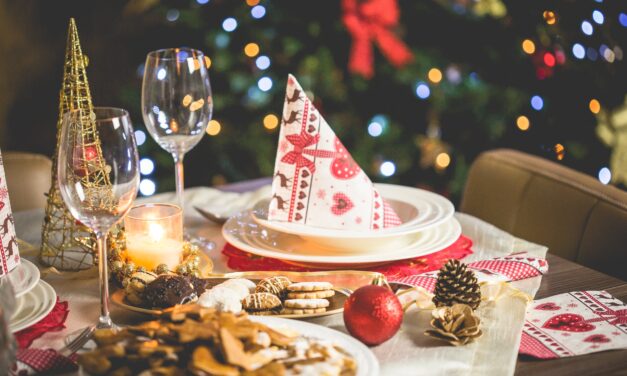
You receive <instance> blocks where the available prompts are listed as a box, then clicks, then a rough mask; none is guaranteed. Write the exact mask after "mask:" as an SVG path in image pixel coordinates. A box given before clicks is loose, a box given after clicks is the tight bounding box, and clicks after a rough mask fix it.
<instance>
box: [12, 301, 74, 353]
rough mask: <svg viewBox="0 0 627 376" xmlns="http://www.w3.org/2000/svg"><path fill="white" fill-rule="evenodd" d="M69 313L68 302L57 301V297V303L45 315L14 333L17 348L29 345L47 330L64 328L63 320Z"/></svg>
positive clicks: (54, 330) (55, 330)
mask: <svg viewBox="0 0 627 376" xmlns="http://www.w3.org/2000/svg"><path fill="white" fill-rule="evenodd" d="M69 313H70V310H69V308H68V302H65V301H63V302H62V301H59V298H57V303H56V304H55V306H54V308H52V311H50V313H49V314H48V315H47V316H46V317H44V318H43V319H41V321H39V322H38V323H36V324H34V325H32V326H30V327H28V328H26V329H22V330H20V331H19V332H17V333H15V340H16V341H17V346H18V348H20V349H25V348H27V347H29V346H30V345H31V344H32V343H33V341H34V340H36V339H37V338H39V337H41V336H43V335H44V334H46V333H47V332H58V331H60V330H63V329H64V328H65V320H67V316H68V314H69Z"/></svg>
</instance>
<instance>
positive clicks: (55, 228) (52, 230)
mask: <svg viewBox="0 0 627 376" xmlns="http://www.w3.org/2000/svg"><path fill="white" fill-rule="evenodd" d="M87 62H88V60H87V56H85V55H83V52H82V50H81V45H80V41H79V39H78V31H77V29H76V23H75V21H74V19H73V18H71V19H70V24H69V27H68V39H67V46H66V50H65V63H64V65H63V84H62V86H61V91H60V93H59V118H58V120H57V144H56V148H55V154H54V156H53V158H52V161H53V163H52V182H51V184H50V191H49V192H48V202H47V205H46V213H45V217H44V225H43V231H42V245H41V253H40V259H41V261H42V262H43V263H44V264H46V265H49V266H54V267H56V268H58V269H62V270H81V269H87V268H89V267H91V266H93V265H94V264H96V263H97V262H98V260H97V259H96V255H95V252H94V249H95V245H96V237H95V235H94V234H93V233H92V232H91V230H90V229H88V228H87V227H86V226H84V225H83V224H81V223H80V222H78V221H77V220H76V219H74V217H73V216H72V215H71V214H70V212H69V211H68V209H67V207H66V206H65V203H64V202H63V198H62V197H61V194H60V192H59V183H58V182H57V163H58V161H57V153H58V150H59V145H60V142H61V139H60V137H61V127H62V124H63V115H64V114H65V113H66V112H68V111H73V110H80V111H81V113H83V114H85V116H86V119H83V121H81V122H80V123H81V124H86V125H83V127H82V128H81V129H80V132H82V134H83V138H84V139H86V140H92V141H93V142H92V143H91V144H90V145H88V146H87V147H85V150H83V154H84V156H85V158H86V159H88V160H89V164H88V165H87V166H88V169H87V170H86V171H85V176H84V177H83V178H82V180H83V182H82V183H83V187H89V188H88V189H89V190H90V191H92V192H90V193H93V194H95V195H96V194H99V195H100V196H102V194H103V192H104V193H105V196H106V193H107V192H111V189H112V188H111V182H110V181H109V175H108V172H107V166H106V165H105V162H104V159H103V158H102V150H101V148H100V138H99V135H98V132H97V130H96V125H95V122H94V119H93V117H92V116H91V115H92V114H93V104H92V99H91V93H90V91H89V83H88V81H87V72H86V69H85V67H86V66H87ZM88 154H89V155H88ZM102 199H103V200H104V201H103V202H105V201H106V197H102ZM108 236H109V239H108V240H109V241H108V244H109V247H110V248H111V249H112V250H117V249H118V248H119V247H120V246H121V244H122V243H123V242H124V233H123V231H122V230H121V225H117V226H115V227H114V228H113V229H112V231H111V232H109V235H108Z"/></svg>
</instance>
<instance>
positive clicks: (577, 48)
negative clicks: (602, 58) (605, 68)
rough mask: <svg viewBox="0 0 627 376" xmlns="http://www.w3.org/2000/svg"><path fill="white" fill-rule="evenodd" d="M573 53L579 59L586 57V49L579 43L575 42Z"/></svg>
mask: <svg viewBox="0 0 627 376" xmlns="http://www.w3.org/2000/svg"><path fill="white" fill-rule="evenodd" d="M573 55H574V56H575V57H576V58H577V59H583V58H584V57H586V49H585V48H584V47H583V46H582V45H581V44H579V43H575V44H573Z"/></svg>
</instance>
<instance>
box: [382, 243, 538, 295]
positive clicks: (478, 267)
mask: <svg viewBox="0 0 627 376" xmlns="http://www.w3.org/2000/svg"><path fill="white" fill-rule="evenodd" d="M468 269H470V270H472V271H473V272H474V273H475V275H476V276H477V280H478V281H479V282H510V281H518V280H520V279H526V278H531V277H535V276H539V275H542V274H545V273H546V272H547V271H548V270H549V264H548V263H547V261H546V260H545V259H543V258H538V257H532V256H529V255H527V254H526V253H520V254H515V255H509V256H504V257H495V258H493V259H489V260H481V261H475V262H471V263H470V264H468ZM437 279H438V271H437V270H434V271H431V272H428V273H421V274H416V275H411V276H406V277H402V278H391V279H390V281H394V282H399V283H405V284H408V285H412V286H416V287H422V288H423V289H425V290H427V291H428V292H431V293H432V292H433V290H434V289H435V282H436V281H437Z"/></svg>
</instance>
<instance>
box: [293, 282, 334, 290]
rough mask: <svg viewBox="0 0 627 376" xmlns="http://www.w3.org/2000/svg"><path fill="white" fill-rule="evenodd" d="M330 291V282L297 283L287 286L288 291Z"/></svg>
mask: <svg viewBox="0 0 627 376" xmlns="http://www.w3.org/2000/svg"><path fill="white" fill-rule="evenodd" d="M331 289H333V285H332V284H331V283H330V282H313V281H312V282H297V283H292V284H291V285H289V286H287V290H288V291H323V290H331Z"/></svg>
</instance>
